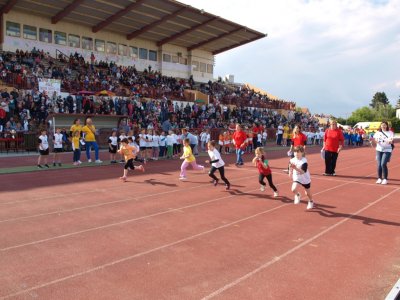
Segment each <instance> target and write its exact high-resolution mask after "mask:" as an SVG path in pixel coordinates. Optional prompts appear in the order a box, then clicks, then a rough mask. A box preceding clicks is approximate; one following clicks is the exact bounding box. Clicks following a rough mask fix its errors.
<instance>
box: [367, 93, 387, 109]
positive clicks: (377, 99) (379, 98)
mask: <svg viewBox="0 0 400 300" xmlns="http://www.w3.org/2000/svg"><path fill="white" fill-rule="evenodd" d="M378 104H383V105H388V104H389V99H388V98H387V97H386V94H385V92H376V93H375V95H374V97H373V98H372V100H371V103H370V104H369V106H371V107H372V108H376V107H377V106H378Z"/></svg>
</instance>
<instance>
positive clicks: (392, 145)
mask: <svg viewBox="0 0 400 300" xmlns="http://www.w3.org/2000/svg"><path fill="white" fill-rule="evenodd" d="M381 132H382V134H383V135H384V136H386V137H387V138H389V137H388V136H387V135H386V134H385V133H384V132H383V131H381ZM390 146H391V147H392V151H393V149H394V144H393V142H392V143H391V144H390Z"/></svg>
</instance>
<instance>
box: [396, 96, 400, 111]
mask: <svg viewBox="0 0 400 300" xmlns="http://www.w3.org/2000/svg"><path fill="white" fill-rule="evenodd" d="M396 108H399V109H400V96H399V100H397V104H396Z"/></svg>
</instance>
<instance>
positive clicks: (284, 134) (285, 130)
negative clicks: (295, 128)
mask: <svg viewBox="0 0 400 300" xmlns="http://www.w3.org/2000/svg"><path fill="white" fill-rule="evenodd" d="M289 131H290V128H289V126H287V125H286V126H285V127H283V138H284V139H287V138H289V134H290V133H289Z"/></svg>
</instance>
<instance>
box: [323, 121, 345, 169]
mask: <svg viewBox="0 0 400 300" xmlns="http://www.w3.org/2000/svg"><path fill="white" fill-rule="evenodd" d="M343 143H344V136H343V132H342V130H341V129H339V128H338V127H337V122H336V121H335V120H332V121H331V124H330V126H329V128H328V129H327V130H326V131H325V135H324V146H323V147H322V150H325V173H324V175H325V176H335V175H336V173H335V169H336V161H337V158H338V155H339V152H340V150H342V147H343Z"/></svg>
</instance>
